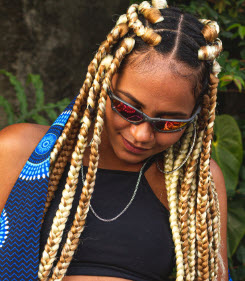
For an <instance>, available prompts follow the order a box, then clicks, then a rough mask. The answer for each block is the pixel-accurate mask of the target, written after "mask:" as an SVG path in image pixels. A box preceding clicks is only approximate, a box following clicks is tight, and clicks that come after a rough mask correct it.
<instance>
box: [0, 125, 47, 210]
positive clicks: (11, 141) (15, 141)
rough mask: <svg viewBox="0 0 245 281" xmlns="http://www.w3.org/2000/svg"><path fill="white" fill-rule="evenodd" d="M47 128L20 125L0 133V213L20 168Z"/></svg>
mask: <svg viewBox="0 0 245 281" xmlns="http://www.w3.org/2000/svg"><path fill="white" fill-rule="evenodd" d="M48 128H49V127H48V126H43V125H38V124H30V123H20V124H14V125H10V126H7V127H5V128H4V129H2V130H1V131H0V148H1V149H0V177H1V182H0V195H1V196H0V198H1V199H0V212H1V210H2V208H3V207H4V205H5V202H6V200H7V198H8V196H9V194H10V192H11V190H12V187H13V185H14V183H15V182H16V180H17V179H18V176H19V174H20V172H21V170H22V168H23V167H24V165H25V163H26V161H27V160H28V158H29V157H30V155H31V153H32V152H33V150H34V149H35V147H36V146H37V144H38V143H39V141H40V140H41V139H42V137H43V136H44V135H45V133H46V132H47V130H48Z"/></svg>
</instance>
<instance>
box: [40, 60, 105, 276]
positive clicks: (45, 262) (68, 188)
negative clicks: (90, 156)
mask: <svg viewBox="0 0 245 281" xmlns="http://www.w3.org/2000/svg"><path fill="white" fill-rule="evenodd" d="M103 70H104V66H103V65H102V64H101V65H100V67H99V70H98V74H99V75H97V76H95V81H96V82H95V81H94V83H93V87H91V88H90V90H89V96H88V100H87V102H88V106H87V109H86V110H85V112H84V116H83V119H82V126H81V129H80V133H79V135H78V144H77V145H76V148H75V151H74V152H73V154H72V161H71V166H70V171H69V174H68V178H67V181H66V185H65V189H64V191H63V192H62V199H61V203H60V205H59V209H58V210H57V212H56V216H55V217H54V220H53V225H52V227H51V231H50V234H49V238H48V241H47V244H46V246H45V249H44V252H43V255H42V258H41V263H40V267H39V278H40V279H41V278H43V279H41V280H46V278H47V277H48V275H49V273H50V270H51V268H52V266H53V262H54V260H55V257H56V255H57V251H58V249H59V244H60V242H61V239H62V235H63V230H64V227H65V223H66V221H67V219H68V216H69V214H70V209H71V207H72V202H73V199H74V195H75V191H76V187H77V181H78V179H77V178H78V176H77V172H76V171H77V170H78V171H79V170H80V168H81V163H82V162H81V159H82V157H83V153H84V151H85V148H86V144H87V135H88V130H89V127H90V125H91V113H90V110H89V107H90V108H94V107H95V100H96V94H97V93H98V92H99V90H100V86H99V85H100V83H98V82H100V79H101V75H102V73H103ZM97 79H98V80H99V81H97Z"/></svg>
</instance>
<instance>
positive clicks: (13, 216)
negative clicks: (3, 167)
mask: <svg viewBox="0 0 245 281" xmlns="http://www.w3.org/2000/svg"><path fill="white" fill-rule="evenodd" d="M74 102H75V100H73V101H72V102H71V103H70V104H69V105H68V106H67V108H66V109H65V110H64V111H63V112H62V113H61V114H60V116H59V117H58V118H57V119H56V121H55V122H54V123H53V124H52V126H51V127H50V129H49V130H48V132H47V133H46V135H45V136H44V137H43V138H42V140H41V141H40V142H39V144H38V145H37V147H36V148H35V150H34V151H33V153H32V154H31V156H30V158H29V159H28V161H27V162H26V164H25V166H24V168H23V169H22V171H21V173H20V175H19V178H18V180H17V181H16V183H15V185H14V187H13V189H12V191H11V193H10V195H9V197H8V200H7V202H6V205H5V207H4V210H3V212H2V214H1V219H0V280H1V281H9V280H11V281H17V280H18V281H19V280H21V281H32V280H38V277H37V274H38V265H39V235H40V229H41V220H42V215H43V210H44V206H45V202H46V196H47V188H48V181H49V166H50V164H49V161H50V153H51V151H52V148H53V146H54V144H55V142H56V140H57V139H58V137H59V136H60V135H61V133H62V131H63V128H64V126H65V124H66V122H67V120H68V118H69V116H70V115H71V111H72V107H73V104H74Z"/></svg>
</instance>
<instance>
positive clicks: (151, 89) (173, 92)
mask: <svg viewBox="0 0 245 281" xmlns="http://www.w3.org/2000/svg"><path fill="white" fill-rule="evenodd" d="M192 76H194V75H192V71H191V70H190V69H188V68H187V67H185V66H183V65H181V64H178V63H177V62H175V61H172V60H169V59H168V60H167V59H162V58H158V59H157V58H155V59H153V60H151V61H150V63H144V62H143V63H139V64H137V66H135V65H134V64H133V65H130V63H129V64H127V65H126V66H125V68H124V69H123V71H122V72H120V73H119V74H118V73H117V74H115V75H114V76H113V78H112V88H113V90H122V91H124V92H127V93H129V94H130V95H132V96H134V97H135V98H136V99H137V100H139V101H141V103H142V104H144V105H145V106H146V107H147V109H149V110H150V111H158V110H159V111H160V110H165V109H176V108H177V109H183V110H186V113H188V114H189V111H190V112H191V111H192V109H193V107H194V105H195V96H194V87H193V78H192ZM183 110H182V111H183Z"/></svg>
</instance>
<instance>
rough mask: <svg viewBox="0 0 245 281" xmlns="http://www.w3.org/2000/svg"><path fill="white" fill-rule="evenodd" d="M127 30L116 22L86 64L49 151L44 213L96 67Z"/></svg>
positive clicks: (67, 153)
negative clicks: (83, 77) (59, 130)
mask: <svg viewBox="0 0 245 281" xmlns="http://www.w3.org/2000/svg"><path fill="white" fill-rule="evenodd" d="M127 32H128V27H127V25H126V24H123V23H122V24H118V25H117V26H116V27H115V28H113V29H112V31H111V32H110V33H109V34H108V36H107V39H106V40H105V41H104V42H103V43H102V44H101V46H100V48H99V50H98V52H97V53H96V54H95V56H94V59H93V60H92V61H91V63H90V64H89V66H88V72H87V74H86V79H85V81H84V83H83V86H82V88H81V89H80V93H79V95H78V96H77V98H76V100H75V103H74V106H73V109H72V113H71V116H70V117H69V119H68V121H67V123H66V125H65V127H64V130H63V132H62V134H61V136H60V137H59V138H58V140H57V142H56V144H55V145H54V148H53V150H52V152H51V157H50V180H49V185H48V197H47V202H46V204H45V209H44V214H45V213H46V212H47V210H48V207H49V206H50V203H51V201H52V199H53V197H54V192H55V191H56V190H57V186H58V184H59V181H60V178H61V176H62V174H63V171H64V169H63V171H62V170H60V166H64V167H65V166H66V163H67V161H66V162H65V161H64V158H63V155H64V154H66V155H68V156H70V155H71V153H72V150H68V151H66V149H67V148H70V146H66V145H65V144H66V142H67V141H69V139H70V134H71V133H73V134H74V135H76V136H77V134H78V131H79V126H76V124H75V123H76V122H79V121H80V118H81V116H82V115H83V112H84V110H82V107H83V106H84V105H85V102H86V99H87V96H88V92H89V89H90V87H91V84H92V82H93V79H94V77H95V75H96V72H97V69H98V65H99V64H100V62H101V61H102V59H103V58H104V57H105V56H106V55H107V54H108V53H109V52H110V50H111V47H112V46H113V45H114V44H115V43H116V42H117V41H118V39H119V38H121V37H123V36H124V35H125V34H126V33H127ZM72 145H73V146H74V143H72ZM61 151H62V152H63V151H64V152H63V154H62V156H61V157H60V158H58V156H59V153H60V152H61ZM65 151H66V152H65ZM61 162H63V164H61Z"/></svg>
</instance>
